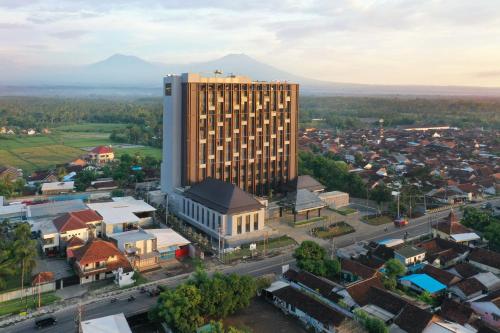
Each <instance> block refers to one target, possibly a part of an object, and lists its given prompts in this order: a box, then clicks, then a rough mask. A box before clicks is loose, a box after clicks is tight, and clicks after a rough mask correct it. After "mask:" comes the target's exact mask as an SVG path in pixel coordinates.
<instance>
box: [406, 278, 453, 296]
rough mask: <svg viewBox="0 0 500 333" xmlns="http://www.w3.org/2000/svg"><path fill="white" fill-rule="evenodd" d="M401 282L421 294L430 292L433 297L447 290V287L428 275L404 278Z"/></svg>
mask: <svg viewBox="0 0 500 333" xmlns="http://www.w3.org/2000/svg"><path fill="white" fill-rule="evenodd" d="M399 282H400V283H401V284H402V285H404V286H407V287H408V288H410V289H413V290H415V291H417V292H419V293H421V292H428V293H429V294H431V295H435V294H438V293H440V292H442V291H444V290H445V289H446V285H444V284H442V283H441V282H439V281H438V280H436V279H434V278H432V277H431V276H429V275H427V274H411V275H406V276H403V277H402V278H400V279H399Z"/></svg>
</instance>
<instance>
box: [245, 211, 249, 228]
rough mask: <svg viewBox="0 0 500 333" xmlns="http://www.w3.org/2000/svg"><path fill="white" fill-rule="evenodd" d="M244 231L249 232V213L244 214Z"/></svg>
mask: <svg viewBox="0 0 500 333" xmlns="http://www.w3.org/2000/svg"><path fill="white" fill-rule="evenodd" d="M245 232H250V214H247V216H245Z"/></svg>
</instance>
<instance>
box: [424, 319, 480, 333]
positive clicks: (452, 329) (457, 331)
mask: <svg viewBox="0 0 500 333" xmlns="http://www.w3.org/2000/svg"><path fill="white" fill-rule="evenodd" d="M476 332H477V330H476V329H475V328H473V327H471V326H468V327H466V326H462V325H460V324H458V323H451V322H448V321H441V320H438V321H435V322H432V323H431V324H430V325H429V326H427V327H426V328H425V329H424V330H423V331H422V333H476Z"/></svg>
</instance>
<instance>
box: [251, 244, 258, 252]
mask: <svg viewBox="0 0 500 333" xmlns="http://www.w3.org/2000/svg"><path fill="white" fill-rule="evenodd" d="M255 250H257V244H255V243H252V244H250V251H255Z"/></svg>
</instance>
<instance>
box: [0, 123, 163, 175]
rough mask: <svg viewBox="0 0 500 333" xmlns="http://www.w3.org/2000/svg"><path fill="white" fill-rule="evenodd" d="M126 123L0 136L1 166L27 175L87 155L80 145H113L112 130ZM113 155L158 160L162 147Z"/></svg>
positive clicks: (67, 127)
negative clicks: (6, 166) (137, 155)
mask: <svg viewBox="0 0 500 333" xmlns="http://www.w3.org/2000/svg"><path fill="white" fill-rule="evenodd" d="M125 126H126V124H77V125H67V126H61V127H58V128H56V129H54V130H53V131H52V133H51V134H47V135H42V134H40V135H35V136H21V135H0V165H9V166H13V167H17V168H21V169H23V171H24V173H25V174H29V173H31V172H33V171H34V170H37V169H44V168H50V167H53V166H54V165H56V164H63V163H67V162H70V161H71V160H73V159H75V158H77V157H79V156H81V155H84V154H86V151H85V150H83V149H82V148H91V147H95V146H98V145H114V144H116V143H114V142H112V141H111V140H110V139H109V135H110V133H111V131H112V130H113V129H117V128H122V127H125ZM115 152H116V155H117V156H120V155H122V154H125V153H127V154H130V155H135V154H141V155H144V156H147V155H150V156H154V157H156V158H158V159H161V149H159V148H153V147H131V148H116V149H115Z"/></svg>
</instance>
